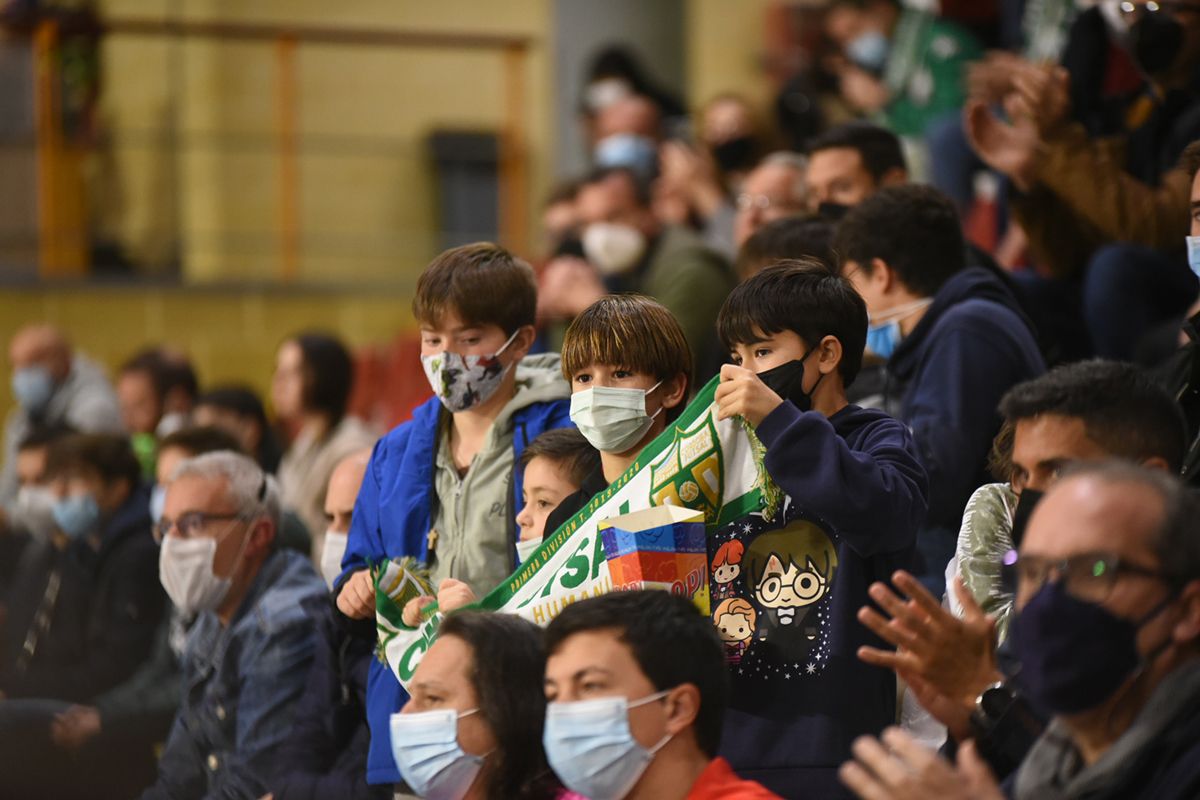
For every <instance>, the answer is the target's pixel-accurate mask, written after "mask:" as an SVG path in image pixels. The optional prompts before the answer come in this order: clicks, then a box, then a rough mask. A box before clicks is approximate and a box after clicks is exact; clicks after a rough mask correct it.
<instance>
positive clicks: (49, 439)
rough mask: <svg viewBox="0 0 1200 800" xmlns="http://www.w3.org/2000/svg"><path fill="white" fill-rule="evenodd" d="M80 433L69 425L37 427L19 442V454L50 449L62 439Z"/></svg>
mask: <svg viewBox="0 0 1200 800" xmlns="http://www.w3.org/2000/svg"><path fill="white" fill-rule="evenodd" d="M76 433H78V431H76V430H75V429H74V428H72V427H71V426H69V425H37V426H35V427H34V428H32V429H31V430H30V431H29V432H28V433H26V434H25V435H24V436H23V437H21V441H19V442H17V452H18V453H19V452H21V451H22V450H39V449H41V448H43V447H49V446H51V445H53V444H54V443H55V442H57V441H59V440H60V439H65V438H66V437H68V436H74V435H75V434H76Z"/></svg>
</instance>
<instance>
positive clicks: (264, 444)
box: [192, 386, 283, 474]
mask: <svg viewBox="0 0 1200 800" xmlns="http://www.w3.org/2000/svg"><path fill="white" fill-rule="evenodd" d="M192 422H193V423H194V424H196V425H198V426H201V427H214V428H220V429H222V430H224V431H227V432H228V433H230V434H231V435H232V436H233V437H234V438H235V439H237V440H238V443H239V444H240V445H241V450H242V452H243V453H245V454H246V455H248V456H250V457H251V458H253V459H254V460H255V461H257V462H258V465H259V466H260V467H262V468H263V469H264V470H266V471H267V472H268V473H270V474H274V473H275V471H276V470H278V469H279V460H280V459H281V458H283V450H282V448H280V446H279V439H278V437H277V436H276V435H275V431H274V430H273V429H272V428H271V425H270V423H268V422H267V411H266V409H265V408H264V407H263V403H262V400H260V399H259V397H258V395H257V394H255V392H254V390H253V389H250V388H249V387H246V386H219V387H216V388H213V389H209V390H208V391H206V392H205V393H204V394H202V395H200V396H199V397H197V398H196V407H195V409H194V410H193V411H192Z"/></svg>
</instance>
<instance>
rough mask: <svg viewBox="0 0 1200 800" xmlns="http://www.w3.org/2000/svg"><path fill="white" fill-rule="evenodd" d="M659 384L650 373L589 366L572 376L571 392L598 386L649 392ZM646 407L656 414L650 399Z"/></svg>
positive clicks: (608, 366) (595, 365)
mask: <svg viewBox="0 0 1200 800" xmlns="http://www.w3.org/2000/svg"><path fill="white" fill-rule="evenodd" d="M658 382H659V381H658V378H655V377H654V376H653V375H651V374H650V373H648V372H634V371H633V370H631V369H625V368H624V367H614V366H612V365H609V364H589V365H588V366H586V367H584V368H583V369H580V370H577V371H576V372H575V373H574V374H573V375H571V391H572V392H582V391H584V390H585V389H591V388H594V387H596V386H604V387H608V388H616V389H641V390H643V391H648V390H649V389H651V388H652V387H653V386H654V385H655V384H656V383H658ZM646 406H647V411H650V412H651V413H653V412H654V409H652V408H650V407H649V406H650V399H649V398H646Z"/></svg>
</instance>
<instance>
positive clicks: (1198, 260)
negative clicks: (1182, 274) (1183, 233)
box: [1187, 236, 1200, 277]
mask: <svg viewBox="0 0 1200 800" xmlns="http://www.w3.org/2000/svg"><path fill="white" fill-rule="evenodd" d="M1187 254H1188V266H1189V267H1191V268H1192V272H1194V273H1196V276H1197V277H1200V236H1189V237H1187Z"/></svg>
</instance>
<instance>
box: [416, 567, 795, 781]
mask: <svg viewBox="0 0 1200 800" xmlns="http://www.w3.org/2000/svg"><path fill="white" fill-rule="evenodd" d="M545 638H546V655H547V660H546V682H545V688H546V700H547V701H548V704H547V706H546V725H545V730H544V733H543V736H542V742H543V745H544V747H545V751H546V758H547V760H548V761H549V762H550V766H551V768H552V769H553V770H554V772H555V774H556V775H558V777H559V779H560V780H561V781H562V782H563V785H564V786H565V787H566V788H567V789H569V790H571V791H572V792H576V793H578V794H580V795H583V796H585V797H588V798H591V800H625V799H626V798H628V799H629V800H635V799H636V800H640V799H641V798H653V800H686V799H688V798H697V799H698V798H704V799H705V800H718V799H722V798H729V800H732V799H733V798H738V800H771V798H775V797H776V795H774V794H772V793H771V792H769V791H767V790H766V789H764V788H763V787H762V786H760V785H758V784H757V783H754V782H752V781H746V780H742V779H740V778H738V777H737V776H736V775H735V774H734V772H733V770H732V769H731V768H730V766H729V763H728V762H726V761H725V759H723V758H720V757H718V756H717V746H718V744H719V743H720V739H721V730H722V727H723V721H724V716H725V711H726V706H727V705H728V703H729V700H730V693H729V677H728V674H727V672H726V668H725V652H724V648H723V646H722V645H721V641H720V639H718V638H717V634H716V631H715V630H714V628H713V626H712V623H710V622H709V620H708V619H707V618H706V617H705V616H703V615H702V614H701V613H700V612H699V611H698V610H697V609H696V607H695V606H694V605H692V603H691V601H689V600H688V599H686V598H683V597H679V596H676V595H673V594H670V593H669V592H663V591H654V590H650V591H633V592H612V593H610V594H606V595H602V596H600V597H596V598H591V599H587V600H581V601H579V602H576V603H572V604H570V605H568V606H567V607H566V608H565V609H563V611H562V613H560V614H559V615H558V616H556V617H555V618H554V619H553V620H552V621H551V622H550V625H549V626H548V627H547V628H546V637H545ZM422 665H423V662H422Z"/></svg>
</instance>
